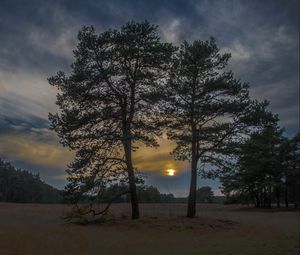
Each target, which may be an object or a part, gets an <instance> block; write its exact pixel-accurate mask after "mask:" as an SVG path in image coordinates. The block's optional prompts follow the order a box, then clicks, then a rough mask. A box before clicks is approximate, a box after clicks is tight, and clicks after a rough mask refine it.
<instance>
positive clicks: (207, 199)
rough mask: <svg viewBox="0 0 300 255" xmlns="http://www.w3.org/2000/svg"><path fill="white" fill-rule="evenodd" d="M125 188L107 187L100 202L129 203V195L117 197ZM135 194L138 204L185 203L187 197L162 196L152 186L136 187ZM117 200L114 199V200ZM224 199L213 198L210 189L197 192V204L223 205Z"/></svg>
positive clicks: (122, 186)
mask: <svg viewBox="0 0 300 255" xmlns="http://www.w3.org/2000/svg"><path fill="white" fill-rule="evenodd" d="M126 188H127V186H125V185H120V184H114V185H111V186H109V187H108V188H106V189H105V190H104V191H103V194H102V196H101V197H100V202H109V201H112V200H113V201H114V202H117V203H123V202H124V203H125V202H130V196H129V194H125V195H123V196H118V194H122V193H124V192H123V191H124V190H126ZM137 194H138V200H139V203H187V200H188V198H187V197H174V195H173V194H171V193H169V194H163V193H160V192H159V190H158V189H157V188H156V187H154V186H146V185H140V186H137ZM116 197H117V199H114V198H116ZM224 201H225V197H221V196H217V197H216V196H214V194H213V191H212V189H211V188H210V187H208V186H205V187H201V188H199V189H198V190H197V203H223V202H224Z"/></svg>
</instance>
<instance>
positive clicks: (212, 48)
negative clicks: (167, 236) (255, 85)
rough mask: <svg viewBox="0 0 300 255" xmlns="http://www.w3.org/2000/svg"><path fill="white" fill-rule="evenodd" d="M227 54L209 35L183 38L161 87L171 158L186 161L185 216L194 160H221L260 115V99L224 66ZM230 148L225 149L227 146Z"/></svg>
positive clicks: (192, 198) (192, 197)
mask: <svg viewBox="0 0 300 255" xmlns="http://www.w3.org/2000/svg"><path fill="white" fill-rule="evenodd" d="M229 58H230V54H221V53H220V51H219V49H218V47H217V45H216V43H215V40H214V39H213V38H212V39H210V40H209V41H194V42H193V43H191V44H189V43H188V42H184V43H183V44H182V45H181V47H180V50H179V52H178V54H177V55H176V56H175V57H174V59H173V65H172V69H171V72H170V80H169V83H168V87H167V94H168V98H167V106H166V107H167V110H166V113H167V116H168V117H169V122H168V126H169V131H168V137H169V138H170V139H172V140H174V141H175V142H176V144H177V146H176V148H175V149H174V151H173V154H174V156H175V158H177V159H180V160H187V159H188V160H190V161H191V183H190V191H189V199H188V211H187V216H188V217H194V216H195V213H196V207H195V205H196V187H197V170H198V169H199V167H198V163H199V161H201V163H205V162H209V163H210V164H211V165H212V164H215V165H217V166H220V165H222V164H223V160H224V155H225V154H228V153H229V150H230V149H234V146H233V145H234V143H235V142H238V141H239V140H240V139H241V137H242V136H240V137H238V135H239V134H242V133H245V132H246V130H247V129H248V128H249V126H250V125H252V124H254V123H256V122H257V121H258V119H259V117H260V115H264V107H265V106H266V105H267V103H266V102H263V103H258V102H256V101H252V100H250V98H249V95H248V86H247V84H242V83H241V82H240V81H239V80H236V79H235V78H234V77H233V74H232V72H231V71H224V68H225V67H226V65H227V62H228V59H229ZM229 148H230V149H229Z"/></svg>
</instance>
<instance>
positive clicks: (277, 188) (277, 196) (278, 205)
mask: <svg viewBox="0 0 300 255" xmlns="http://www.w3.org/2000/svg"><path fill="white" fill-rule="evenodd" d="M276 202H277V207H278V208H279V207H280V189H279V187H278V186H277V187H276Z"/></svg>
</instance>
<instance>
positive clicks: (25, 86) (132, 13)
mask: <svg viewBox="0 0 300 255" xmlns="http://www.w3.org/2000/svg"><path fill="white" fill-rule="evenodd" d="M133 19H134V20H137V21H142V20H145V19H147V20H149V21H150V22H152V23H155V24H158V25H159V27H160V30H159V31H160V34H161V38H162V39H163V40H165V41H169V42H173V43H175V44H179V43H180V42H182V41H183V40H188V41H191V40H195V39H202V40H204V39H207V38H209V37H210V36H214V37H215V38H216V39H217V42H218V45H219V46H220V47H221V49H222V50H223V51H228V52H231V53H232V59H231V61H230V68H231V69H232V70H233V71H234V73H235V75H236V76H237V77H238V78H240V79H241V80H242V81H245V82H249V84H250V91H251V95H253V97H255V98H258V99H260V100H262V99H267V100H269V101H270V109H271V110H273V111H274V112H275V113H278V114H279V117H280V118H281V122H280V123H281V125H282V126H283V127H285V128H286V134H287V135H288V136H292V135H294V134H295V133H296V132H297V131H299V73H298V72H299V37H298V34H299V1H298V0H290V1H284V0H267V1H259V0H256V1H242V0H234V1H225V0H219V1H209V0H201V1H198V0H173V1H167V0H152V1H141V0H135V1H132V0H118V1H116V0H115V1H108V0H107V1H96V0H86V1H81V0H66V1H62V0H52V1H39V0H28V1H22V0H19V1H17V0H2V1H1V6H0V31H1V40H0V139H2V140H1V141H2V146H0V156H2V157H6V158H7V159H10V160H14V161H15V162H17V164H18V165H19V166H24V167H26V168H28V167H32V169H37V170H38V169H39V170H40V172H41V173H44V174H45V178H46V179H47V181H49V182H51V183H60V184H59V185H61V183H62V182H63V181H61V180H62V178H63V175H64V172H63V170H62V169H64V168H65V167H66V166H65V162H64V161H63V160H62V158H61V157H60V156H59V155H60V153H64V152H62V151H60V149H59V147H58V146H59V145H58V144H57V137H56V136H55V134H54V133H52V132H50V131H49V130H48V126H49V122H48V120H47V115H48V112H55V111H57V108H56V106H55V103H54V102H55V94H56V90H55V89H54V88H52V87H50V86H49V84H48V83H47V80H46V78H47V77H49V76H51V75H53V74H54V73H56V72H57V71H58V70H64V71H67V72H68V71H69V70H70V64H71V62H72V58H73V54H72V50H73V49H74V47H75V45H76V36H77V32H78V30H79V29H80V28H81V27H82V26H83V25H95V27H96V29H97V31H98V32H101V31H104V30H105V29H107V28H117V27H119V26H120V25H122V24H124V23H125V22H127V21H129V20H133ZM8 138H9V139H8ZM13 138H15V139H13ZM10 139H13V141H14V142H13V143H12V144H13V145H11V148H10V149H9V148H6V147H5V148H4V146H3V142H5V146H8V147H9V144H8V141H10ZM26 139H27V140H26ZM30 139H31V140H30ZM24 143H25V144H27V146H29V147H30V146H36V147H38V148H40V150H41V151H44V152H45V153H46V152H47V153H50V151H49V150H48V149H49V148H51V149H52V150H53V151H55V153H54V154H53V155H51V157H49V156H48V157H47V156H45V162H47V164H48V165H45V164H42V160H34V158H35V156H41V155H43V154H41V155H40V154H39V152H38V151H36V150H34V148H29V147H28V148H29V149H27V150H28V154H24V153H23V154H22V153H21V152H20V150H18V146H21V145H22V144H24ZM165 145H166V144H165ZM47 146H48V147H49V148H47ZM21 147H22V146H21ZM22 148H23V147H22ZM24 148H25V147H24ZM26 148H27V147H26ZM170 150H171V148H170ZM161 151H163V157H161V158H162V161H161V162H160V163H158V164H157V165H156V167H157V168H161V167H163V166H167V165H170V164H171V165H172V164H174V163H172V162H171V163H170V157H168V156H167V155H168V152H169V147H168V146H162V148H161ZM29 152H30V153H29ZM13 153H16V155H18V157H17V158H15V156H14V154H13ZM22 155H23V156H22ZM24 155H26V156H27V158H24ZM155 157H159V155H158V153H157V152H150V153H149V157H148V156H147V155H146V154H145V155H143V153H140V154H139V155H138V157H137V161H138V164H139V166H140V167H143V166H144V167H147V168H149V169H150V168H151V169H150V170H151V177H149V181H150V183H153V184H155V183H157V185H159V186H160V187H161V188H162V189H163V185H164V183H165V180H166V181H167V180H168V182H166V183H170V186H171V183H172V187H175V188H174V189H177V190H178V192H179V193H180V192H181V191H179V190H186V187H187V185H188V179H189V177H188V173H187V172H183V173H182V175H181V174H180V175H177V176H175V177H174V178H173V179H171V178H169V177H165V176H161V175H160V174H159V171H161V170H162V169H154V168H155V164H153V162H155V159H154V158H155ZM147 158H148V161H147ZM157 159H158V158H157ZM55 161H57V162H58V164H61V165H60V166H59V165H57V164H54V163H53V162H55ZM144 161H145V162H144ZM175 165H176V164H175ZM175 165H174V166H175ZM183 165H184V164H182V165H178V164H177V165H176V166H177V168H178V169H179V168H180V167H181V168H183ZM50 169H52V170H50ZM53 169H54V170H53ZM55 169H56V170H55ZM166 178H169V179H166ZM57 185H58V184H57Z"/></svg>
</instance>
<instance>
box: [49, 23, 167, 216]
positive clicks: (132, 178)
mask: <svg viewBox="0 0 300 255" xmlns="http://www.w3.org/2000/svg"><path fill="white" fill-rule="evenodd" d="M78 39H79V43H78V46H77V49H76V50H75V51H74V53H75V62H74V63H73V65H72V72H71V74H70V75H69V76H67V75H66V74H64V73H63V72H59V73H58V74H57V75H56V76H54V77H51V78H50V79H49V83H50V84H51V85H54V86H56V87H57V88H58V89H59V91H60V92H59V94H58V96H57V105H58V106H59V108H60V110H61V111H60V113H58V114H55V115H52V114H50V116H49V118H50V120H51V122H52V128H53V129H54V130H55V131H56V132H57V134H58V135H59V137H60V139H61V143H62V144H63V145H65V146H68V147H69V148H70V149H71V150H74V151H76V158H75V160H74V162H73V163H72V164H71V165H70V167H69V169H68V171H67V172H68V174H69V178H68V180H69V184H68V186H67V192H68V193H69V194H71V195H72V196H75V198H76V199H78V198H79V197H80V196H81V195H82V194H94V196H95V197H99V196H100V195H101V192H103V190H104V186H105V185H106V184H107V183H108V182H113V181H116V180H118V181H123V182H128V186H129V192H130V198H131V205H132V218H133V219H137V218H139V207H138V199H137V193H136V182H137V177H136V174H135V168H134V165H133V162H132V152H133V150H135V149H137V148H135V147H134V144H135V143H137V142H139V143H144V144H146V145H149V146H156V145H157V142H156V139H155V137H156V135H159V134H160V128H159V127H158V125H157V121H158V114H156V113H157V110H158V108H157V107H156V106H155V103H156V102H157V100H158V99H159V94H160V93H159V91H160V90H161V89H160V87H161V84H162V83H163V82H164V80H165V79H163V77H164V73H165V70H166V69H167V68H168V64H169V60H170V58H171V55H172V52H173V47H172V46H171V45H170V44H167V43H161V42H160V38H159V36H158V34H157V27H156V26H153V25H151V24H149V23H148V22H142V23H135V22H130V23H127V24H126V25H125V26H122V27H121V29H119V30H107V31H105V32H103V33H100V34H98V35H97V34H96V32H95V29H94V28H93V27H85V28H83V29H82V30H81V31H80V32H79V35H78Z"/></svg>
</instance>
